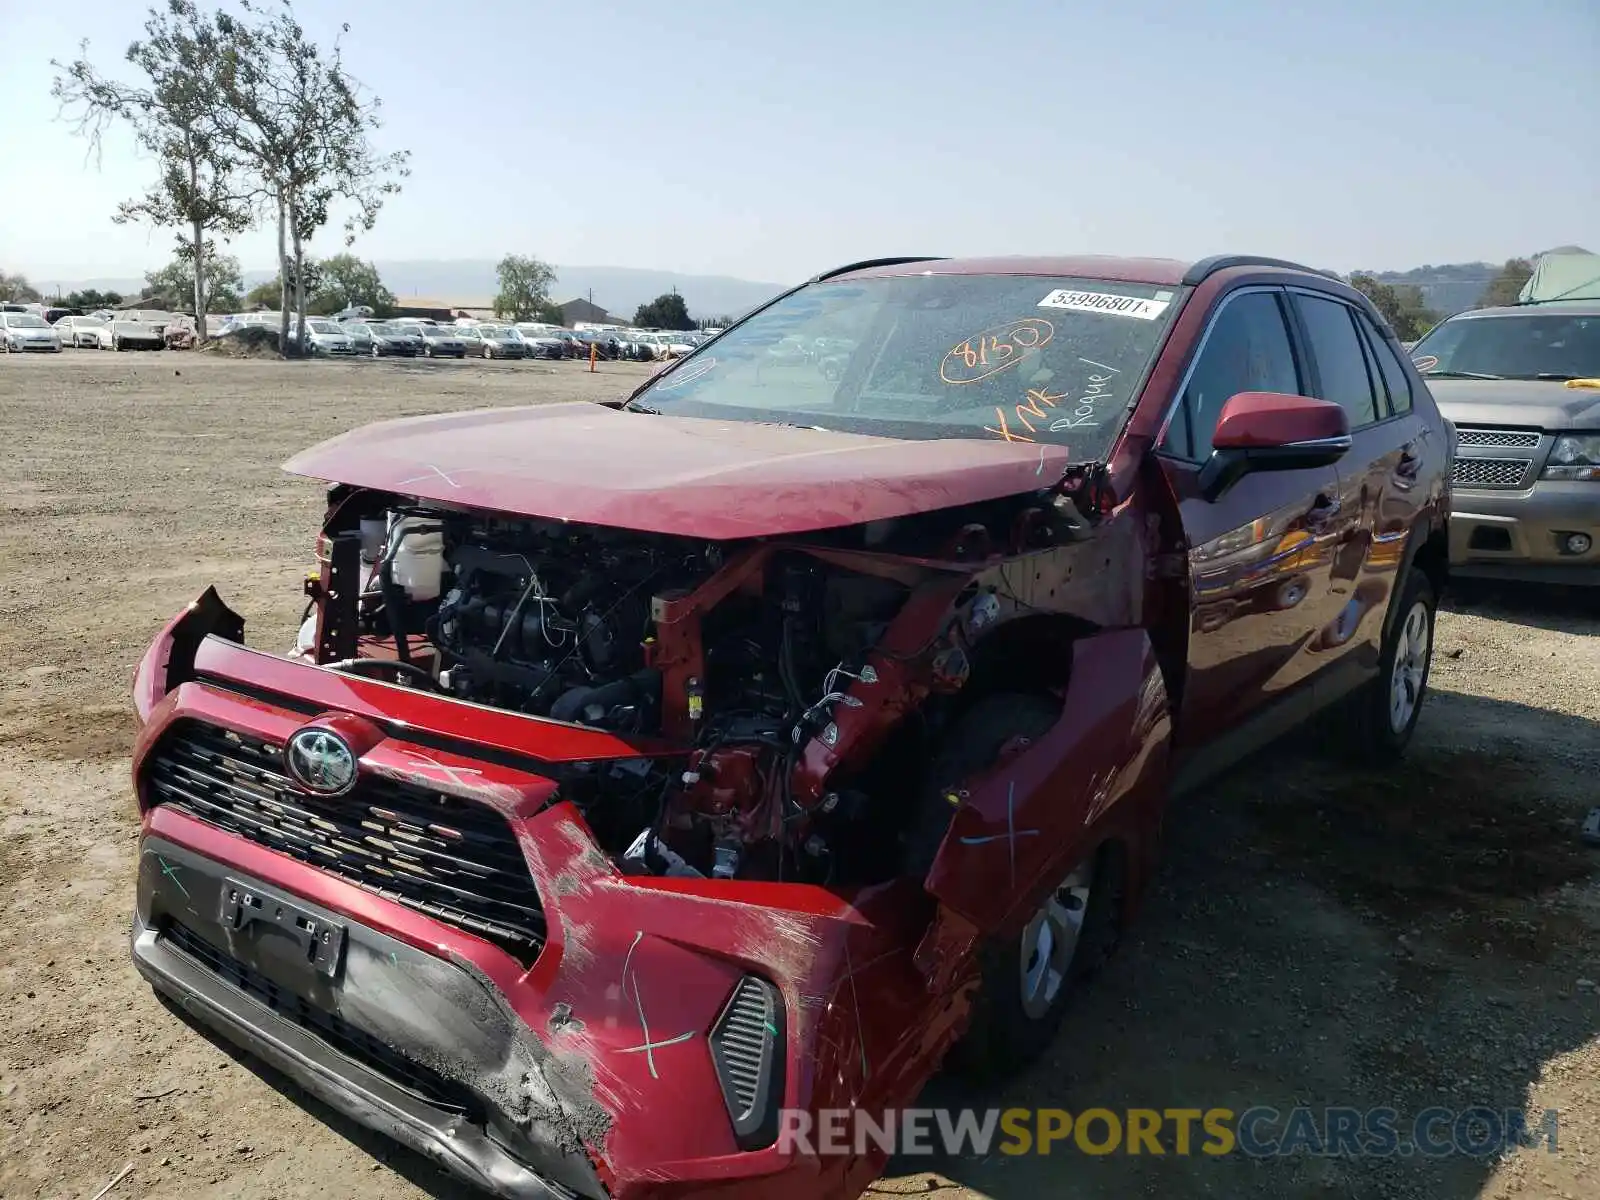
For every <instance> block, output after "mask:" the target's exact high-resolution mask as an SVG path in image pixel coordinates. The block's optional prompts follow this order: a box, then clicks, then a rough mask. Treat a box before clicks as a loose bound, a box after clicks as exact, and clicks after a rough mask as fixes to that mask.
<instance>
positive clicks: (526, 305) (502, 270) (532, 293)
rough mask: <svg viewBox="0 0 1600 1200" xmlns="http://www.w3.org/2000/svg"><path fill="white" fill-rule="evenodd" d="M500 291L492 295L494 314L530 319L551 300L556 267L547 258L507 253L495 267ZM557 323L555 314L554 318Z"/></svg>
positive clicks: (515, 318) (544, 308)
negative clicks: (541, 258) (540, 258)
mask: <svg viewBox="0 0 1600 1200" xmlns="http://www.w3.org/2000/svg"><path fill="white" fill-rule="evenodd" d="M494 270H495V274H496V275H498V276H499V277H500V291H499V294H498V295H496V296H495V298H494V315H495V316H497V317H510V318H511V319H512V320H513V321H531V320H533V319H534V318H535V316H536V314H538V313H540V312H543V311H545V310H546V306H547V305H549V303H550V285H551V284H553V283H554V282H555V281H556V269H555V268H554V267H552V266H551V265H550V264H549V263H547V262H541V261H540V260H539V259H537V258H533V257H531V256H529V255H523V254H508V255H506V256H505V257H504V258H502V259H501V260H500V262H499V265H497V266H496V267H495V269H494ZM555 323H557V324H559V323H560V318H559V317H557V319H556V322H555Z"/></svg>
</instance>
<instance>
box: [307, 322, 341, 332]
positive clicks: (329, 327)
mask: <svg viewBox="0 0 1600 1200" xmlns="http://www.w3.org/2000/svg"><path fill="white" fill-rule="evenodd" d="M308 324H310V326H311V332H312V333H343V332H344V330H342V329H340V328H339V327H338V326H337V325H335V324H334V323H333V322H332V321H311V322H308Z"/></svg>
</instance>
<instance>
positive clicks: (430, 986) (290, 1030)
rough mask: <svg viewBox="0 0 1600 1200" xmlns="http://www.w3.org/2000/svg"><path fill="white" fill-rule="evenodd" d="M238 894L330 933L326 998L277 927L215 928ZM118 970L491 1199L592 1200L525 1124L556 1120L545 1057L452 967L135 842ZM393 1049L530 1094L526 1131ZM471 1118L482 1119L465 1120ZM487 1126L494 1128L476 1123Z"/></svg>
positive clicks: (589, 1176) (579, 1178) (551, 1130)
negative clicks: (334, 934)
mask: <svg viewBox="0 0 1600 1200" xmlns="http://www.w3.org/2000/svg"><path fill="white" fill-rule="evenodd" d="M246 888H247V889H248V890H249V894H250V896H252V897H254V898H255V899H258V900H260V901H261V902H263V904H265V905H266V906H270V907H275V908H277V909H279V910H280V911H282V910H283V908H284V907H285V906H287V907H288V908H290V909H292V910H294V911H295V912H296V914H297V918H298V919H301V920H304V919H305V918H306V917H309V918H310V919H311V920H314V921H316V922H318V923H319V924H320V925H321V926H322V928H323V929H324V930H325V931H326V930H329V929H338V930H339V931H340V935H341V940H342V943H343V945H342V950H343V956H342V957H343V962H342V964H341V969H340V971H339V974H340V975H341V980H340V982H339V985H338V987H337V989H335V988H334V987H333V985H332V982H331V980H329V979H327V978H326V977H325V975H324V973H323V972H321V971H319V970H318V969H317V968H316V966H315V965H314V964H311V963H308V962H307V961H306V959H305V957H304V956H303V955H300V954H296V953H295V951H296V950H297V949H299V946H298V944H297V943H296V942H295V941H294V940H293V939H292V938H291V937H289V936H286V935H285V934H284V933H283V932H282V925H281V923H280V924H278V925H277V926H275V927H271V928H269V929H268V930H267V931H266V932H264V933H261V934H257V933H254V932H253V930H252V929H251V927H250V926H244V927H242V928H237V929H235V928H230V927H229V925H230V924H231V922H229V921H227V920H226V919H225V917H224V915H223V913H224V910H225V909H227V908H228V907H229V906H230V904H232V905H234V907H237V905H236V901H235V900H233V899H231V897H237V896H238V894H239V893H240V892H241V891H242V890H243V889H246ZM133 961H134V965H135V966H136V967H137V968H138V970H139V973H140V974H141V975H143V976H144V978H145V979H146V980H147V981H148V982H149V983H150V984H151V985H152V986H153V987H154V988H155V989H156V990H157V991H158V992H160V993H162V994H163V995H165V996H167V997H168V998H170V999H171V1000H173V1001H174V1002H176V1003H177V1004H178V1005H179V1006H180V1007H181V1008H182V1010H183V1011H184V1013H186V1014H187V1015H188V1016H190V1017H192V1018H194V1019H195V1020H197V1021H199V1022H200V1023H202V1024H204V1025H206V1026H208V1027H210V1028H211V1029H213V1030H215V1031H216V1032H218V1033H220V1034H221V1035H222V1036H223V1037H225V1038H227V1039H228V1040H229V1041H231V1042H234V1043H235V1044H237V1045H240V1046H243V1047H244V1048H245V1049H247V1050H249V1051H250V1052H251V1053H252V1054H254V1055H256V1057H258V1058H260V1059H262V1060H263V1061H265V1062H267V1063H268V1064H269V1065H271V1066H273V1067H274V1068H276V1069H277V1070H279V1071H281V1072H283V1073H284V1074H285V1075H287V1076H289V1077H290V1078H291V1079H293V1080H294V1081H295V1082H296V1083H297V1084H299V1085H300V1086H301V1087H303V1088H305V1089H306V1091H308V1092H310V1093H311V1094H312V1095H314V1096H316V1097H317V1098H318V1099H319V1100H321V1101H323V1102H324V1103H325V1104H327V1105H329V1106H330V1107H331V1108H333V1109H335V1110H337V1111H338V1112H340V1113H343V1114H344V1115H345V1116H346V1117H349V1118H350V1119H352V1120H355V1121H358V1122H360V1123H361V1124H363V1125H366V1126H368V1127H370V1128H373V1129H377V1130H379V1131H380V1132H382V1133H384V1134H387V1135H388V1136H389V1137H391V1138H393V1139H395V1140H396V1141H398V1142H401V1143H402V1144H404V1145H407V1146H409V1147H411V1148H412V1149H414V1150H417V1151H419V1152H420V1153H422V1154H424V1155H426V1156H427V1157H428V1158H431V1159H433V1160H434V1161H435V1162H437V1163H439V1164H440V1165H441V1166H442V1167H444V1168H445V1169H446V1170H448V1171H450V1172H452V1173H453V1174H455V1175H457V1176H459V1177H461V1178H463V1179H467V1180H470V1181H471V1182H472V1183H473V1184H474V1185H476V1186H477V1187H479V1188H482V1189H483V1190H484V1191H486V1192H489V1193H490V1194H491V1195H495V1196H502V1197H510V1198H515V1200H570V1198H571V1197H574V1196H583V1197H592V1198H594V1200H603V1197H604V1196H605V1192H604V1190H603V1189H602V1188H601V1186H600V1182H599V1180H598V1178H597V1176H596V1174H595V1171H594V1168H593V1166H592V1165H591V1164H590V1163H589V1161H588V1159H587V1157H586V1156H585V1155H584V1153H583V1151H582V1147H581V1139H579V1137H578V1136H577V1134H576V1132H575V1130H573V1129H571V1128H564V1127H563V1125H562V1123H561V1118H560V1116H559V1115H557V1116H555V1117H554V1118H552V1116H550V1115H544V1114H541V1115H540V1116H537V1117H535V1116H532V1115H531V1112H532V1111H533V1110H534V1106H535V1105H537V1104H538V1103H539V1102H540V1100H541V1099H542V1101H543V1104H544V1109H545V1114H559V1112H560V1107H561V1106H560V1102H559V1101H558V1100H557V1097H556V1093H555V1092H554V1091H553V1090H552V1089H551V1088H550V1085H549V1084H548V1083H547V1082H546V1081H547V1079H548V1076H547V1074H546V1072H547V1071H548V1069H549V1064H550V1063H551V1062H552V1059H551V1055H550V1052H549V1051H548V1050H547V1049H545V1048H544V1047H543V1046H542V1044H540V1043H539V1042H538V1040H537V1039H536V1038H535V1037H534V1036H533V1034H532V1032H531V1031H529V1030H528V1029H527V1028H526V1027H524V1026H522V1025H521V1024H520V1022H518V1021H516V1019H515V1018H514V1017H513V1016H512V1015H511V1014H510V1013H509V1012H507V1010H506V1009H505V1007H504V1005H503V1004H501V1003H499V1002H498V1000H497V997H496V995H495V993H494V992H493V991H492V989H490V988H488V987H487V986H486V985H485V984H484V983H483V982H482V981H481V980H480V979H479V978H478V977H476V976H475V975H473V974H472V973H471V971H470V970H468V969H467V968H466V967H465V966H461V965H457V964H454V963H449V962H446V961H444V960H443V959H440V958H436V957H433V956H432V955H428V954H424V953H421V952H419V951H418V950H416V949H414V948H413V947H412V946H410V945H408V944H406V943H405V942H402V941H399V940H397V939H395V938H391V937H387V936H385V935H383V934H381V933H378V932H377V931H375V930H372V929H369V928H367V927H365V926H363V925H360V924H357V923H353V922H349V921H348V920H346V919H344V918H343V917H342V915H341V914H336V913H333V912H330V911H329V910H327V909H324V908H322V907H320V906H317V905H313V904H308V903H307V902H306V901H305V900H304V899H302V898H301V897H298V896H292V895H290V894H289V893H287V892H284V891H282V890H281V889H278V888H275V887H272V886H271V885H269V884H267V883H265V882H263V881H262V880H259V879H255V878H251V877H249V876H247V875H245V874H243V873H242V872H239V871H238V870H236V869H232V868H230V867H229V866H227V865H226V864H224V863H223V862H221V861H218V860H216V859H212V858H207V857H205V856H203V855H200V854H197V853H194V852H193V851H191V850H188V849H186V848H185V847H183V846H182V845H179V844H178V843H177V842H174V841H168V840H166V839H165V838H162V837H159V836H153V835H148V834H147V836H146V837H145V839H144V843H143V848H142V853H141V855H140V865H139V890H138V905H137V911H136V913H135V916H134V923H133ZM306 996H310V1000H309V1002H307V1000H305V999H302V997H306ZM319 1000H320V1001H321V1004H319V1003H318V1001H319ZM400 1046H416V1047H419V1048H424V1049H425V1050H426V1051H427V1052H428V1053H435V1054H441V1055H448V1056H450V1057H451V1058H454V1059H456V1060H457V1061H459V1062H461V1063H463V1064H469V1066H470V1072H471V1073H472V1074H473V1075H474V1076H475V1077H476V1078H478V1079H481V1080H485V1081H491V1085H492V1083H494V1082H498V1083H507V1084H508V1085H509V1081H512V1080H515V1081H517V1082H516V1085H515V1086H517V1087H519V1088H526V1089H527V1091H528V1092H529V1093H530V1094H529V1096H528V1100H529V1101H530V1109H529V1111H530V1115H528V1116H527V1118H526V1119H527V1127H526V1128H524V1129H520V1130H519V1129H517V1128H516V1127H515V1125H514V1124H507V1123H506V1121H507V1114H505V1113H504V1112H503V1111H501V1110H500V1109H498V1108H497V1107H496V1106H495V1105H494V1104H493V1103H492V1102H491V1103H487V1104H486V1103H484V1102H483V1101H482V1099H481V1098H479V1097H475V1096H473V1094H472V1092H471V1090H470V1089H468V1088H464V1087H461V1086H459V1085H452V1084H451V1082H450V1081H449V1080H448V1079H447V1078H446V1077H445V1076H443V1075H442V1074H440V1073H439V1072H436V1071H433V1070H430V1069H429V1068H427V1067H425V1066H422V1065H421V1064H411V1063H410V1062H409V1060H408V1058H407V1056H406V1055H404V1054H403V1053H397V1052H395V1051H394V1050H393V1049H391V1048H392V1047H400ZM557 1082H558V1083H560V1082H561V1081H560V1079H559V1076H558V1077H557ZM541 1093H542V1095H541ZM474 1110H478V1111H481V1112H483V1113H486V1114H491V1116H490V1117H489V1119H488V1121H486V1120H485V1119H484V1118H482V1117H479V1118H478V1119H476V1120H475V1119H474V1118H475V1116H476V1115H477V1113H476V1112H475V1111H474ZM496 1120H498V1121H499V1122H500V1125H499V1127H498V1128H496V1127H495V1126H494V1125H493V1124H490V1123H489V1121H496ZM508 1147H515V1150H516V1152H515V1153H513V1152H512V1151H511V1150H510V1149H508Z"/></svg>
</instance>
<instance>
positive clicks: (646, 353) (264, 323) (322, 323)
mask: <svg viewBox="0 0 1600 1200" xmlns="http://www.w3.org/2000/svg"><path fill="white" fill-rule="evenodd" d="M281 320H282V318H281V316H280V314H278V313H275V312H257V313H241V314H238V315H236V316H232V317H228V318H227V319H226V320H225V321H224V323H223V324H222V326H221V328H220V329H218V331H217V336H218V337H229V336H234V335H237V334H239V333H241V332H242V331H243V330H246V329H250V328H266V329H271V330H277V329H278V328H279V327H280V324H281ZM710 336H711V333H710V332H701V331H694V332H676V331H665V332H662V331H654V330H644V329H605V328H593V329H566V328H563V327H561V326H556V325H546V324H541V323H539V322H534V321H518V322H508V321H478V320H472V319H469V318H461V319H459V320H457V321H456V322H455V323H453V324H442V323H440V322H438V321H435V320H432V319H429V318H427V317H398V318H395V319H393V320H378V319H376V318H375V317H374V316H373V314H372V312H371V310H362V309H352V310H349V311H347V312H344V313H339V314H337V315H335V316H332V317H310V318H308V319H307V320H306V324H305V329H304V331H303V333H302V334H301V337H300V340H301V341H302V342H303V343H304V345H305V348H306V350H307V351H308V352H309V353H311V354H316V355H323V356H327V357H364V358H386V357H410V358H467V357H469V356H471V357H475V358H487V359H495V358H509V359H517V358H524V359H528V358H540V359H561V358H588V357H589V356H590V353H591V351H592V352H593V353H594V354H595V355H596V356H597V357H600V358H605V359H631V360H634V361H639V362H651V361H657V360H663V359H669V358H677V357H680V356H681V355H684V354H688V353H689V352H690V351H692V350H694V349H695V348H696V347H698V346H699V345H700V344H701V343H702V342H703V341H705V340H706V339H707V338H709V337H710Z"/></svg>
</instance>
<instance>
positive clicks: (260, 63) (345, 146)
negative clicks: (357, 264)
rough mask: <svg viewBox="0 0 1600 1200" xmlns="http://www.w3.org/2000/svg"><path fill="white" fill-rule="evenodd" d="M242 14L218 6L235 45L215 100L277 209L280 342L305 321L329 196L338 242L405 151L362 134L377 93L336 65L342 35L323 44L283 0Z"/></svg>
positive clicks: (358, 227)
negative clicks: (347, 207) (337, 219)
mask: <svg viewBox="0 0 1600 1200" xmlns="http://www.w3.org/2000/svg"><path fill="white" fill-rule="evenodd" d="M241 7H242V8H243V9H244V10H245V12H246V13H247V14H248V15H247V17H246V18H245V19H235V18H233V17H230V16H228V15H227V14H225V13H218V14H217V16H216V19H215V23H216V26H217V29H218V31H219V35H221V36H222V37H223V38H225V39H226V41H227V42H228V43H229V44H230V45H231V46H232V47H233V52H232V53H231V54H229V55H228V56H227V57H226V59H225V60H224V65H223V67H222V70H221V72H220V80H219V83H220V91H219V101H220V103H219V108H220V109H221V111H223V112H224V113H225V114H226V115H225V117H224V118H223V121H224V132H225V136H226V137H227V139H228V141H229V144H230V145H231V146H233V147H234V149H235V150H236V151H237V152H238V153H239V154H240V155H241V156H242V157H243V158H244V160H245V161H246V162H247V163H248V166H249V169H250V171H251V172H252V174H253V175H254V176H255V178H256V180H257V182H258V186H259V188H260V191H261V194H262V195H263V196H265V197H266V199H267V201H268V203H270V204H271V205H272V206H273V207H274V208H275V209H276V210H277V218H278V278H279V280H280V282H281V283H282V285H283V292H284V295H283V303H282V306H281V307H282V317H281V320H280V325H279V334H280V345H281V346H282V347H283V348H284V350H285V351H286V352H287V350H288V347H289V346H290V344H291V342H290V337H289V330H290V321H289V308H290V304H289V300H290V296H291V295H292V296H293V300H294V305H293V307H294V312H295V315H296V317H297V320H296V323H295V326H294V327H295V329H296V331H297V332H298V331H299V330H302V329H304V327H305V318H306V300H307V295H308V292H309V290H310V289H309V288H307V286H306V272H305V271H304V269H303V267H304V263H305V252H306V243H307V242H309V241H310V240H311V238H312V237H313V235H315V233H316V232H317V231H318V230H319V229H321V228H323V226H325V225H327V224H328V222H329V220H330V218H331V213H330V209H331V207H332V206H333V204H334V202H335V201H339V200H344V201H348V202H351V203H353V205H354V213H353V214H352V215H351V216H350V217H349V219H348V220H346V222H345V225H344V234H345V244H346V245H349V244H351V243H352V242H354V241H355V236H356V234H357V233H358V232H359V231H362V230H366V229H371V228H372V226H373V223H374V222H375V221H376V220H377V216H378V211H379V209H380V208H382V206H383V202H384V200H385V199H387V198H388V197H389V196H392V195H394V194H395V193H396V192H398V191H399V190H400V183H399V180H400V179H401V178H403V177H404V176H406V175H407V174H408V173H409V172H408V169H407V167H406V163H407V160H408V159H409V157H410V155H409V153H408V152H406V151H397V152H394V153H390V154H379V153H378V152H377V151H375V150H374V149H373V147H372V144H371V142H370V140H369V138H370V135H371V134H372V133H373V132H375V131H376V130H377V129H378V128H379V127H380V124H381V123H380V121H379V119H378V109H379V104H380V102H379V101H378V100H377V99H376V98H375V97H373V98H369V97H367V96H366V95H365V92H364V89H363V88H362V87H361V85H360V84H359V83H358V82H357V81H356V80H355V79H354V78H352V77H351V76H350V74H349V73H348V72H347V71H346V70H345V68H344V61H343V57H342V52H341V49H340V40H342V36H343V34H344V33H348V32H349V30H350V26H349V25H344V26H342V27H341V38H340V39H336V40H335V41H334V44H333V47H332V49H331V50H328V51H323V50H321V49H319V48H318V46H317V45H316V44H315V43H314V42H313V41H311V39H310V38H309V37H308V36H307V35H306V32H305V30H304V28H302V27H301V25H300V23H299V22H298V21H297V20H296V19H295V16H294V9H293V7H292V6H291V5H290V4H289V2H288V0H281V4H280V5H279V6H278V7H277V8H276V11H269V10H268V9H265V8H262V7H260V6H258V5H254V4H252V3H251V0H241Z"/></svg>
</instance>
